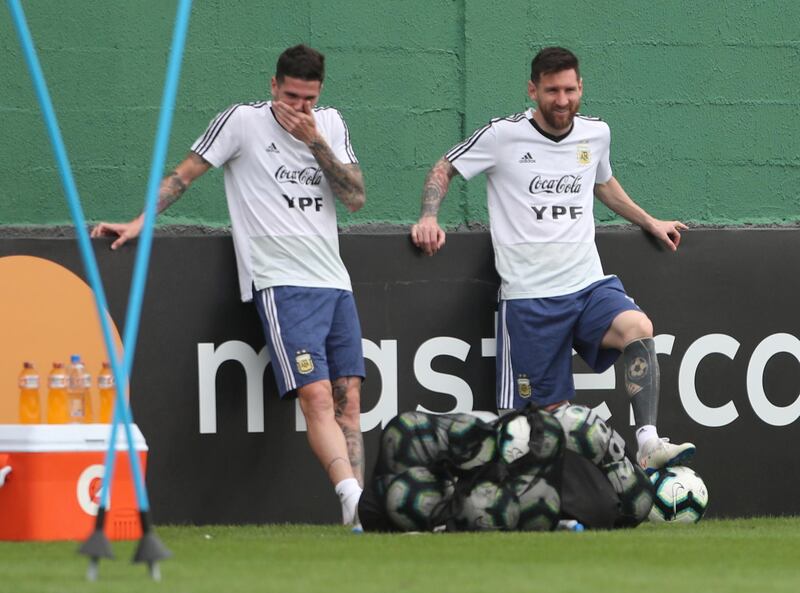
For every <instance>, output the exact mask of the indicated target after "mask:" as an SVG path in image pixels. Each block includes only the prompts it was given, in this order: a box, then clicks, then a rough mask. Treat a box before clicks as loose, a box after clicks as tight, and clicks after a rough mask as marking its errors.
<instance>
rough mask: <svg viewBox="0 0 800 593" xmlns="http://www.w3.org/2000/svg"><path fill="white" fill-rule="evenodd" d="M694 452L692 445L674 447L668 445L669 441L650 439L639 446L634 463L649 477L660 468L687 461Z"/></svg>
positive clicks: (683, 444) (673, 445)
mask: <svg viewBox="0 0 800 593" xmlns="http://www.w3.org/2000/svg"><path fill="white" fill-rule="evenodd" d="M695 450H696V448H695V446H694V444H692V443H681V444H680V445H676V444H674V443H670V442H669V439H658V438H652V439H650V440H649V441H647V442H646V443H645V444H644V445H642V446H641V448H640V449H639V452H638V453H637V454H636V461H637V462H638V463H639V467H641V468H642V469H643V470H644V471H645V473H647V474H648V475H649V474H652V473H653V472H655V471H657V470H660V469H662V468H665V467H669V466H672V465H680V464H682V463H684V462H686V461H689V459H691V458H692V456H693V455H694V452H695Z"/></svg>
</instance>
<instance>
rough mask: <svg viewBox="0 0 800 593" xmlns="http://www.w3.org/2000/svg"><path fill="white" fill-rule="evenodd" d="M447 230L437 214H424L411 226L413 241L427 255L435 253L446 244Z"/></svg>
mask: <svg viewBox="0 0 800 593" xmlns="http://www.w3.org/2000/svg"><path fill="white" fill-rule="evenodd" d="M444 239H445V232H444V231H443V230H442V227H440V226H439V223H438V222H437V221H436V217H435V216H423V217H422V218H420V219H419V222H418V223H417V224H415V225H414V226H412V227H411V241H413V243H414V245H416V246H417V247H419V248H420V249H422V252H423V253H424V254H425V255H433V254H435V253H436V252H437V251H439V250H440V249H441V248H442V246H444Z"/></svg>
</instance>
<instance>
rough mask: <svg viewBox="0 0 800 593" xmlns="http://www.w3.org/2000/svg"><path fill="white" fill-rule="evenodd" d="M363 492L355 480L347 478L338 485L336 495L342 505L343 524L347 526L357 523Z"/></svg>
mask: <svg viewBox="0 0 800 593" xmlns="http://www.w3.org/2000/svg"><path fill="white" fill-rule="evenodd" d="M361 492H362V490H361V486H359V485H358V480H356V479H355V478H347V479H344V480H342V481H341V482H339V483H338V484H336V495H337V496H338V497H339V502H340V503H342V523H344V524H345V525H353V524H354V523H355V522H356V521H357V517H358V515H357V511H358V501H359V499H360V498H361Z"/></svg>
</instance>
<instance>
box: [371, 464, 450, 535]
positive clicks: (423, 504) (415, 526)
mask: <svg viewBox="0 0 800 593" xmlns="http://www.w3.org/2000/svg"><path fill="white" fill-rule="evenodd" d="M452 493H453V485H452V483H450V482H449V481H446V480H440V479H438V478H437V477H436V476H435V475H433V474H432V473H431V472H430V470H428V469H427V468H425V467H411V468H409V469H408V470H406V471H404V472H403V473H401V474H400V475H398V476H396V477H395V478H394V479H393V480H392V481H391V482H390V483H389V486H388V487H387V488H386V496H385V501H386V512H387V514H388V515H389V519H390V521H391V522H392V524H393V525H394V526H395V527H397V528H398V529H400V530H402V531H426V530H428V529H430V528H431V527H434V526H433V525H432V524H431V520H432V519H433V518H434V515H435V513H436V511H437V510H438V509H439V507H440V506H441V503H442V501H443V500H445V499H446V498H448V497H449V496H451V495H452Z"/></svg>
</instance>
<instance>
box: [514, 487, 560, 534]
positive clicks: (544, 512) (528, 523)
mask: <svg viewBox="0 0 800 593" xmlns="http://www.w3.org/2000/svg"><path fill="white" fill-rule="evenodd" d="M511 487H512V489H513V490H514V494H516V495H517V499H518V500H519V521H518V522H517V529H520V530H522V531H552V530H553V529H555V528H556V525H557V524H558V518H559V515H560V513H561V496H559V494H558V490H556V489H555V488H553V486H551V485H550V483H549V482H548V481H547V480H546V479H545V478H542V477H536V478H531V477H530V476H520V477H518V478H515V479H514V480H513V481H512V482H511Z"/></svg>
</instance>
